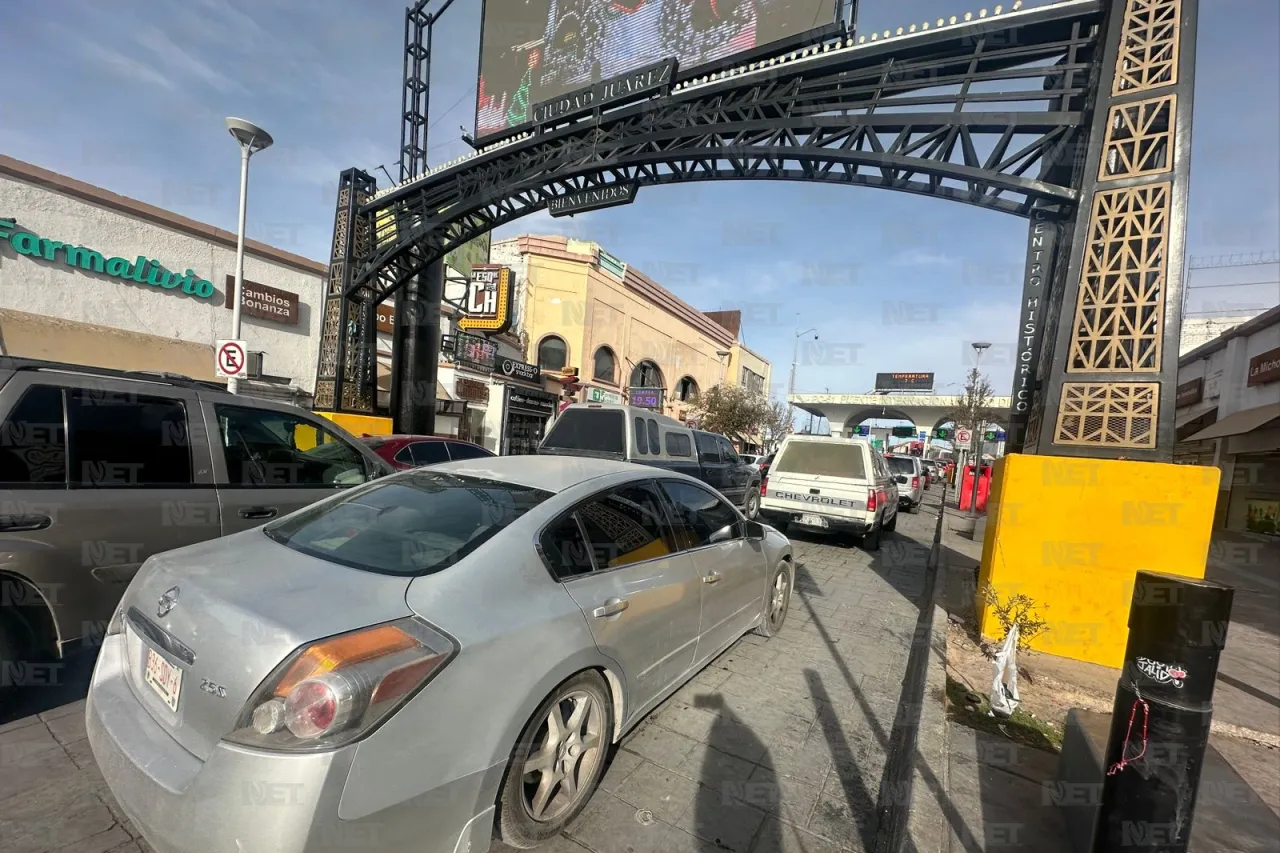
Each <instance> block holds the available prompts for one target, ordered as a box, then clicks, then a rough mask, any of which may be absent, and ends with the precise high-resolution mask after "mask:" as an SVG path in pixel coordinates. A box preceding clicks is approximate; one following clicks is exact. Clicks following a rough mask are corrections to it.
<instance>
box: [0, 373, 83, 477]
mask: <svg viewBox="0 0 1280 853" xmlns="http://www.w3.org/2000/svg"><path fill="white" fill-rule="evenodd" d="M62 415H63V412H62V389H61V388H55V387H54V386H52V385H34V386H32V387H31V388H28V389H27V391H26V393H25V394H23V395H22V399H20V400H18V405H16V406H14V407H13V411H12V412H10V413H9V419H8V420H6V421H5V422H4V424H3V425H0V483H6V484H10V483H13V484H17V483H65V482H67V431H66V428H65V427H64V426H63V421H62Z"/></svg>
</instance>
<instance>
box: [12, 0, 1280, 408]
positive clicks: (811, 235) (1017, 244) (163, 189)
mask: <svg viewBox="0 0 1280 853" xmlns="http://www.w3.org/2000/svg"><path fill="white" fill-rule="evenodd" d="M992 5H994V4H992ZM1005 5H1006V8H1007V7H1008V5H1010V4H1008V3H1006V4H1005ZM1025 5H1026V6H1028V7H1030V6H1038V5H1045V4H1044V3H1043V2H1027V3H1026V4H1025ZM404 6H405V0H360V2H348V0H307V2H298V0H113V2H111V3H102V2H100V0H44V2H42V3H7V4H5V8H4V12H3V15H2V16H0V55H3V56H4V57H5V59H6V63H5V66H6V72H7V74H6V78H7V84H6V85H5V86H4V87H0V152H3V153H5V154H8V155H10V156H12V157H16V158H18V159H20V160H25V161H28V162H31V163H35V164H37V165H39V166H42V167H44V168H47V169H51V170H53V171H55V172H60V173H63V174H66V175H69V176H71V177H74V178H77V179H80V180H83V181H87V182H88V183H91V184H95V185H98V186H101V187H105V188H106V189H109V190H112V191H113V192H117V193H120V194H122V195H126V196H130V197H133V198H137V199H140V200H142V201H145V202H149V203H151V204H155V205H159V206H161V207H164V208H167V209H169V210H173V211H175V212H178V213H181V214H183V215H185V216H189V217H191V218H193V219H197V220H200V221H203V222H208V223H211V224H213V225H216V226H218V227H220V228H224V229H226V230H229V231H234V230H235V227H236V207H237V189H238V186H237V182H238V174H239V173H238V170H239V154H238V151H237V148H236V145H235V143H234V141H233V140H232V139H231V138H230V137H229V136H228V135H227V133H226V130H225V128H224V125H223V118H224V117H225V116H228V115H234V116H241V117H244V118H247V119H249V120H251V121H254V122H255V123H257V124H259V125H261V126H263V127H265V128H266V129H267V130H268V131H270V133H271V134H272V135H273V137H274V138H275V145H274V146H273V147H272V148H271V149H269V150H267V151H265V152H262V153H261V154H259V155H256V156H255V157H254V159H253V164H252V171H251V179H250V193H249V213H248V225H247V232H248V236H249V237H250V238H253V239H257V240H260V241H263V242H265V243H269V244H272V245H275V246H278V247H280V248H283V249H287V250H289V251H293V252H296V253H298V254H301V255H304V256H307V257H311V258H316V259H319V260H327V256H328V251H329V242H330V239H331V232H332V227H333V205H334V200H335V199H334V195H335V187H336V180H337V176H338V174H339V172H341V171H342V170H343V169H345V168H350V167H352V166H355V167H359V168H362V169H365V170H366V171H369V172H370V173H371V174H374V175H375V176H376V177H377V178H378V180H379V186H380V187H382V186H385V185H387V183H389V181H388V180H387V178H386V176H385V175H384V174H383V173H382V172H381V171H379V170H378V167H379V166H385V167H386V169H387V170H388V171H389V172H391V173H392V174H393V175H395V176H396V177H397V178H398V177H399V175H398V162H399V154H398V149H399V141H400V103H401V75H402V56H403V38H404ZM978 8H979V7H978V6H977V5H976V4H974V5H970V4H968V3H967V2H966V0H865V2H864V3H863V4H862V8H861V10H860V12H859V31H860V32H863V33H869V32H872V31H876V30H883V29H885V28H896V27H898V26H905V25H909V24H912V23H919V22H923V21H925V20H934V19H937V18H938V17H942V16H950V15H963V14H964V13H965V12H967V11H972V12H975V13H976V12H977V11H978ZM479 13H480V2H479V0H455V2H454V3H453V5H452V7H451V8H450V9H449V10H448V12H447V13H446V14H445V16H444V17H443V18H442V19H441V22H440V23H439V25H438V26H437V28H436V31H435V36H434V42H433V44H434V46H435V48H436V51H435V56H434V57H433V61H432V78H431V82H432V87H431V116H430V123H431V127H430V140H429V146H430V160H431V162H432V163H438V162H442V161H444V160H447V159H450V158H452V157H456V156H458V155H459V154H461V153H463V152H465V151H468V150H469V149H468V148H466V146H465V145H464V144H463V143H462V142H461V141H460V136H461V128H462V127H463V126H465V127H466V128H467V129H468V130H469V129H470V128H471V127H472V126H473V123H474V103H475V88H476V79H475V78H476V69H477V51H478V44H479V20H480V14H479ZM1197 63H1198V65H1197V78H1196V88H1195V125H1194V132H1193V140H1192V177H1191V194H1190V212H1189V219H1188V232H1187V252H1188V254H1189V255H1190V256H1192V257H1193V258H1194V259H1195V262H1196V265H1203V264H1214V263H1219V262H1221V261H1220V259H1223V260H1225V259H1229V258H1230V257H1235V258H1236V260H1240V259H1241V258H1245V259H1247V257H1246V256H1250V255H1253V254H1255V253H1261V254H1262V255H1264V256H1272V257H1274V255H1275V253H1276V252H1277V250H1280V156H1277V153H1278V152H1280V3H1277V2H1276V0H1213V2H1207V0H1202V2H1201V16H1200V34H1199V39H1198V45H1197ZM520 233H541V234H546V233H566V234H569V235H571V236H574V237H577V238H580V239H591V240H595V241H597V242H599V243H600V244H601V246H602V247H603V248H604V249H605V250H607V251H608V252H610V253H611V254H613V255H615V256H617V257H619V258H621V259H622V260H624V261H626V262H628V263H629V264H631V265H632V266H635V267H637V268H639V269H640V270H642V271H644V272H646V273H647V274H649V275H650V276H651V277H653V278H654V279H656V280H657V281H659V282H660V283H662V284H664V285H665V286H666V287H667V288H669V289H670V290H672V291H673V292H675V293H676V294H677V295H678V296H680V297H681V298H682V299H684V300H685V301H686V302H689V303H690V304H692V305H694V306H695V307H696V308H699V309H701V310H708V311H710V310H727V309H735V308H736V309H740V310H742V312H743V338H744V341H745V343H746V344H747V346H749V347H750V348H752V349H753V350H755V351H756V352H759V353H760V354H762V355H764V356H765V357H766V358H768V359H769V360H770V361H771V362H772V364H773V387H772V391H773V394H774V396H777V397H783V396H784V395H785V393H786V389H787V380H788V373H789V369H790V365H791V362H792V357H793V352H794V344H795V342H796V337H795V333H796V332H797V331H801V330H805V329H811V328H812V329H814V330H816V332H814V333H816V334H817V335H818V337H819V341H820V342H821V344H822V345H821V346H815V345H814V344H813V343H812V342H811V341H810V340H809V338H811V337H812V334H814V333H809V334H807V335H806V337H805V347H804V348H803V349H802V350H801V352H800V358H799V365H798V367H797V371H796V380H795V388H796V391H797V392H799V393H824V392H827V391H830V392H831V393H865V392H867V391H869V390H870V389H871V388H872V387H873V385H874V379H875V374H876V373H877V372H889V371H893V372H897V371H912V372H914V371H926V372H934V373H936V374H937V379H936V382H937V387H938V389H939V390H940V392H941V393H954V392H955V390H957V388H958V385H959V383H961V382H962V381H963V377H964V374H965V372H966V371H967V370H968V368H969V367H970V366H971V363H972V355H971V350H970V348H969V344H970V343H971V342H972V341H974V340H985V341H988V342H991V343H992V344H993V345H994V346H993V347H992V348H991V350H989V351H988V355H987V356H986V357H984V360H983V364H982V366H983V369H984V371H985V372H987V373H988V374H989V376H990V379H991V382H992V384H993V386H994V387H995V389H996V391H997V393H1008V389H1009V388H1010V386H1011V383H1012V373H1013V366H1012V352H1013V340H1014V333H1015V331H1016V326H1017V304H1018V298H1019V296H1020V292H1019V287H1020V285H1019V278H1020V276H1021V273H1022V266H1023V263H1024V260H1025V251H1026V236H1027V225H1026V222H1025V221H1024V220H1022V219H1019V218H1016V217H1013V216H1009V215H1007V214H1002V213H997V212H993V211H989V210H984V209H979V208H976V207H972V206H969V205H964V204H956V203H949V202H946V201H942V200H938V199H933V198H926V197H917V196H910V195H906V194H902V193H895V192H890V191H884V190H876V189H866V188H856V189H850V188H848V187H835V186H824V185H816V184H805V183H764V182H757V181H743V182H716V183H702V184H687V185H683V186H679V185H677V186H665V187H650V188H646V189H643V190H641V192H640V193H639V195H638V197H637V202H636V203H635V204H633V205H630V206H627V207H620V208H614V209H611V210H605V211H598V212H594V213H588V214H583V215H579V216H576V217H574V218H572V219H567V218H566V219H552V218H550V217H549V216H547V215H546V214H545V212H543V213H540V214H534V215H531V216H529V217H526V218H524V219H522V220H519V221H517V222H515V223H512V224H511V225H509V226H506V227H504V228H503V229H502V230H501V231H499V233H498V234H497V237H498V238H501V237H504V236H512V235H515V234H520ZM1188 276H1189V279H1188V284H1189V288H1190V290H1189V297H1188V306H1187V311H1188V313H1189V314H1191V315H1195V316H1226V315H1231V314H1236V313H1241V312H1253V311H1257V310H1259V309H1262V308H1267V307H1270V306H1272V305H1275V304H1277V303H1278V302H1280V283H1277V282H1280V269H1278V268H1277V266H1276V265H1274V264H1272V265H1263V266H1234V267H1228V268H1220V269H1196V270H1192V271H1191V272H1189V274H1188Z"/></svg>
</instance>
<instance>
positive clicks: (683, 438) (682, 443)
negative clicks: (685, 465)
mask: <svg viewBox="0 0 1280 853" xmlns="http://www.w3.org/2000/svg"><path fill="white" fill-rule="evenodd" d="M667 455H668V456H692V455H693V442H692V441H690V440H689V436H687V435H685V434H684V433H679V432H669V433H667Z"/></svg>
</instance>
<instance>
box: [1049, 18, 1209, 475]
mask: <svg viewBox="0 0 1280 853" xmlns="http://www.w3.org/2000/svg"><path fill="white" fill-rule="evenodd" d="M1197 6H1198V0H1111V7H1110V9H1109V10H1108V12H1107V19H1106V24H1105V25H1104V34H1103V39H1102V51H1103V54H1102V57H1101V63H1100V65H1099V70H1100V73H1101V79H1100V81H1099V83H1098V93H1097V100H1096V104H1095V106H1094V113H1093V117H1092V130H1091V133H1090V135H1089V137H1088V139H1089V142H1088V149H1087V151H1086V152H1085V154H1086V156H1085V157H1084V158H1083V165H1082V168H1083V170H1084V173H1083V176H1082V180H1081V194H1080V199H1081V201H1080V205H1081V207H1080V211H1079V213H1078V214H1077V216H1076V222H1075V225H1074V229H1073V231H1072V233H1071V234H1070V246H1069V249H1068V250H1067V251H1068V252H1069V254H1068V255H1067V262H1066V263H1065V264H1062V265H1059V266H1058V267H1057V268H1058V269H1059V270H1065V274H1064V276H1063V278H1062V280H1061V282H1060V283H1061V285H1062V286H1061V287H1055V288H1054V291H1055V294H1060V295H1055V296H1054V298H1053V299H1052V305H1051V310H1050V313H1049V315H1048V316H1047V317H1046V326H1045V327H1046V328H1047V329H1048V330H1049V332H1048V335H1047V336H1046V342H1045V343H1046V345H1045V347H1044V352H1043V353H1042V359H1041V365H1042V369H1041V371H1040V375H1041V376H1042V377H1044V378H1043V381H1042V382H1041V383H1040V391H1039V392H1038V393H1037V394H1036V400H1035V401H1034V403H1033V405H1032V407H1031V410H1030V412H1029V413H1028V418H1027V426H1026V438H1027V441H1026V444H1025V450H1026V451H1027V452H1030V453H1039V454H1048V455H1054V456H1076V457H1091V458H1097V459H1118V458H1127V459H1139V460H1147V461H1162V462H1169V461H1172V458H1173V445H1174V443H1175V441H1176V435H1175V430H1174V406H1175V402H1176V401H1175V394H1174V388H1175V387H1176V385H1177V374H1178V339H1179V334H1180V332H1181V325H1182V323H1181V317H1182V299H1183V292H1182V274H1183V244H1184V241H1185V236H1186V209H1187V191H1188V178H1189V164H1190V156H1191V98H1192V87H1193V84H1194V82H1195V77H1194V66H1195V34H1196V13H1197ZM1033 227H1034V226H1033ZM1059 319H1060V320H1061V322H1059ZM1046 366H1047V369H1044V367H1046Z"/></svg>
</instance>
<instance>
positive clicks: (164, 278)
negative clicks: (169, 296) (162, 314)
mask: <svg viewBox="0 0 1280 853" xmlns="http://www.w3.org/2000/svg"><path fill="white" fill-rule="evenodd" d="M0 241H5V242H8V244H9V245H10V246H12V247H13V250H14V251H15V252H17V253H18V254H19V255H25V256H27V257H28V258H31V259H32V260H37V261H50V262H52V263H58V262H62V263H63V264H66V265H67V266H69V267H73V268H75V269H80V270H84V271H85V272H94V273H99V274H101V275H105V276H108V277H110V278H115V279H120V280H121V281H131V282H135V283H137V284H149V285H151V286H152V287H159V288H163V289H165V290H176V289H177V288H182V292H183V293H185V294H187V295H188V296H195V297H197V298H198V299H210V298H212V297H213V294H214V293H215V289H214V286H213V282H211V281H208V280H206V279H203V278H200V277H199V276H198V275H196V273H195V271H194V270H187V271H186V273H185V274H182V275H179V274H178V273H175V272H170V271H169V270H167V269H166V268H165V266H164V265H163V264H161V263H160V262H159V261H157V260H152V259H150V258H148V257H147V256H146V255H138V257H137V258H136V259H134V260H132V261H130V260H128V259H126V258H109V257H106V256H105V255H103V254H102V253H101V252H98V251H95V250H94V249H89V248H86V247H84V246H75V245H72V244H70V243H61V242H59V241H57V240H50V239H49V238H47V237H39V236H37V235H35V234H33V233H31V232H30V231H28V230H26V229H25V228H22V227H21V226H19V225H18V224H17V222H16V221H15V220H13V219H0Z"/></svg>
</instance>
